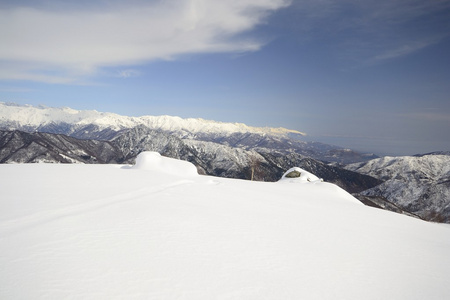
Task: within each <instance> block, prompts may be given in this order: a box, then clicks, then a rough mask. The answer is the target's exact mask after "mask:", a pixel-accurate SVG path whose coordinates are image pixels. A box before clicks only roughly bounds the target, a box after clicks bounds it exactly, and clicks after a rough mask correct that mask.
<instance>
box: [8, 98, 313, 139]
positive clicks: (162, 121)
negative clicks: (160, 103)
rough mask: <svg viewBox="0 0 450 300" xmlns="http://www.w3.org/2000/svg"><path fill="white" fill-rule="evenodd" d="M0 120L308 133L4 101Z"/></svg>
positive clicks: (26, 123) (116, 127)
mask: <svg viewBox="0 0 450 300" xmlns="http://www.w3.org/2000/svg"><path fill="white" fill-rule="evenodd" d="M0 121H1V122H9V123H11V127H12V128H17V127H26V126H29V127H39V126H44V125H48V124H52V123H59V122H63V123H67V124H71V125H79V126H84V125H90V124H93V125H96V126H99V127H100V128H111V129H114V130H121V129H124V128H133V127H136V126H139V125H144V126H147V127H149V128H152V129H160V130H165V131H184V132H186V133H187V134H188V133H190V134H195V133H198V132H209V133H215V132H228V133H229V134H232V133H238V132H239V133H248V132H250V133H260V134H275V135H282V136H283V135H287V134H289V133H295V134H301V135H304V133H301V132H299V131H296V130H291V129H286V128H271V127H251V126H247V125H245V124H242V123H222V122H215V121H209V120H203V119H195V118H188V119H182V118H180V117H172V116H143V117H127V116H121V115H117V114H114V113H104V112H98V111H95V110H75V109H72V108H68V107H63V108H53V107H34V106H31V105H26V106H21V105H16V104H10V103H4V102H0Z"/></svg>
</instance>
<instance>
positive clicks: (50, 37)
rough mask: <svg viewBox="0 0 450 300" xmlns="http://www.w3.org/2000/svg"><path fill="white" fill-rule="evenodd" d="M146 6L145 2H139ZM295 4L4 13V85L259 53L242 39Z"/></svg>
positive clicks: (0, 61) (176, 4)
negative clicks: (194, 56) (190, 57)
mask: <svg viewBox="0 0 450 300" xmlns="http://www.w3.org/2000/svg"><path fill="white" fill-rule="evenodd" d="M138 3H140V2H138ZM287 5H289V1H288V0H240V1H239V0H232V1H231V0H229V1H222V0H217V1H212V0H190V1H188V0H186V1H183V0H173V1H160V2H155V3H152V4H145V5H144V4H142V3H140V4H139V5H136V3H135V5H133V6H130V7H124V6H123V5H113V6H109V7H103V9H101V7H100V6H98V5H97V6H95V7H91V9H90V10H89V9H87V8H86V9H80V8H78V9H72V10H65V11H62V10H61V9H52V8H43V7H34V8H32V7H16V8H14V7H13V8H11V7H10V8H4V9H1V10H0V40H1V41H2V45H3V46H2V47H0V68H1V69H2V71H1V72H0V79H25V80H35V81H44V82H51V83H74V82H78V81H80V80H81V79H82V78H86V77H88V76H93V75H95V74H97V72H98V71H99V69H100V68H102V67H112V66H129V65H135V64H139V63H143V62H148V61H152V60H161V59H163V60H169V59H174V58H176V57H177V56H178V55H182V54H187V53H210V52H240V51H256V50H258V49H260V48H261V46H262V45H263V43H262V42H260V41H258V40H255V39H244V38H239V35H240V34H242V33H244V32H246V31H249V30H252V29H254V28H255V27H256V26H257V25H259V24H262V23H263V22H264V19H265V16H266V15H267V14H269V13H271V12H273V11H274V10H277V9H279V8H282V7H285V6H287Z"/></svg>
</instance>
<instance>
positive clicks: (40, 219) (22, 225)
mask: <svg viewBox="0 0 450 300" xmlns="http://www.w3.org/2000/svg"><path fill="white" fill-rule="evenodd" d="M192 182H193V181H190V180H180V181H177V182H174V183H172V184H167V185H164V186H160V187H147V188H142V189H139V190H137V191H132V192H125V193H121V194H118V195H116V196H112V197H107V198H100V199H97V200H93V201H90V202H88V203H83V204H78V205H72V206H68V207H65V208H60V209H54V210H50V211H45V212H39V213H37V214H33V215H29V216H25V217H21V218H17V219H12V220H7V221H3V222H0V236H8V235H10V234H14V233H15V232H20V231H22V230H24V229H27V228H31V227H34V226H37V225H42V224H45V223H48V222H52V221H55V220H58V219H61V218H65V217H74V216H77V215H80V214H83V213H88V212H93V211H96V210H99V209H102V208H105V207H108V206H111V205H115V204H119V203H125V202H130V201H135V200H138V199H141V198H142V197H148V196H151V195H156V194H158V193H161V192H164V191H167V190H169V189H171V188H175V187H179V186H181V185H186V184H189V183H192Z"/></svg>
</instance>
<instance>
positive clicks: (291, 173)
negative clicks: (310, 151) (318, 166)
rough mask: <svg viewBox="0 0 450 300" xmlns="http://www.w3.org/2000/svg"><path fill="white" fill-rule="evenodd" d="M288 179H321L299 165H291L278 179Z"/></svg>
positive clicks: (308, 180) (297, 180)
mask: <svg viewBox="0 0 450 300" xmlns="http://www.w3.org/2000/svg"><path fill="white" fill-rule="evenodd" d="M286 180H287V181H290V182H315V181H318V182H320V181H323V180H322V179H320V178H319V177H317V176H316V175H314V174H312V173H310V172H308V171H305V170H303V169H302V168H299V167H293V168H290V169H289V170H287V171H286V173H284V174H283V176H282V177H281V179H280V181H286Z"/></svg>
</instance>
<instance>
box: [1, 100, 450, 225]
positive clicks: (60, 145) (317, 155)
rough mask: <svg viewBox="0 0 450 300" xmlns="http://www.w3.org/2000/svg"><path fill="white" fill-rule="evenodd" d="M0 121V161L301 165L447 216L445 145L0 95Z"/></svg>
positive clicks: (387, 205) (350, 187)
mask: <svg viewBox="0 0 450 300" xmlns="http://www.w3.org/2000/svg"><path fill="white" fill-rule="evenodd" d="M0 129H1V131H0V163H29V162H58V163H122V164H132V163H134V160H135V158H136V156H137V155H138V154H139V153H141V152H142V151H157V152H159V153H161V154H162V155H164V156H168V157H172V158H177V159H182V160H186V161H189V162H192V163H193V164H194V165H195V166H196V167H197V170H198V172H199V173H200V174H207V175H214V176H221V177H229V178H240V179H254V180H260V181H276V180H278V179H279V178H280V177H281V175H282V174H283V173H284V172H285V171H286V170H287V169H289V168H291V167H293V166H298V167H301V168H303V169H305V170H307V171H309V172H311V173H313V174H315V175H317V176H319V177H320V178H322V179H324V180H325V181H328V182H332V183H335V184H337V185H338V186H340V187H342V188H343V189H345V190H346V191H348V192H350V193H353V194H354V196H356V197H357V198H358V199H359V200H360V201H362V202H363V203H365V204H367V205H370V206H374V207H378V208H382V209H387V210H391V211H395V212H398V213H403V214H407V215H410V216H414V217H418V218H422V219H425V220H434V221H440V222H450V208H449V195H450V186H449V182H450V180H449V179H450V174H449V171H448V169H446V168H442V167H439V166H446V165H447V166H448V165H450V156H448V153H445V152H439V153H432V154H427V155H417V156H414V157H404V158H378V157H377V156H376V155H374V154H363V153H358V152H356V151H353V150H350V149H344V148H339V147H336V146H332V145H326V144H322V143H316V142H306V141H303V140H302V137H303V136H304V135H305V134H304V133H302V132H299V131H295V130H289V129H284V128H258V127H250V126H247V125H245V124H240V123H221V122H215V121H207V120H203V119H182V118H179V117H171V116H160V117H153V116H144V117H125V116H120V115H117V114H112V113H102V112H97V111H79V110H74V109H71V108H48V107H42V106H41V107H34V106H20V105H16V104H10V103H0ZM425 160H426V161H428V162H429V163H428V164H423V163H416V162H417V161H425ZM405 165H406V166H409V167H405ZM387 170H390V171H387ZM433 172H434V173H433ZM436 172H437V173H438V174H437V173H436ZM423 174H425V175H423Z"/></svg>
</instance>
